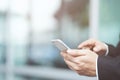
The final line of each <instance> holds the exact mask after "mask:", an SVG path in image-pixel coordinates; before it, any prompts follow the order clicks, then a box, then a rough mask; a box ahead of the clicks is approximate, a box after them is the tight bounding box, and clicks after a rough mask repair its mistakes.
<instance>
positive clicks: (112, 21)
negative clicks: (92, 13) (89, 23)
mask: <svg viewBox="0 0 120 80" xmlns="http://www.w3.org/2000/svg"><path fill="white" fill-rule="evenodd" d="M119 3H120V0H100V27H99V38H100V39H101V40H103V41H105V42H107V43H110V44H113V45H117V43H118V41H119V39H120V38H119V34H120V15H119V14H120V10H119V7H120V5H119Z"/></svg>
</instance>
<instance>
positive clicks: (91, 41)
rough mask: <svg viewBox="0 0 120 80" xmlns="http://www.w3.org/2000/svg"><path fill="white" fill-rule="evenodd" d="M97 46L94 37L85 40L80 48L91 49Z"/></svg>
mask: <svg viewBox="0 0 120 80" xmlns="http://www.w3.org/2000/svg"><path fill="white" fill-rule="evenodd" d="M94 46H95V41H94V39H89V40H86V41H84V42H82V43H81V44H80V45H79V46H78V48H80V49H83V48H87V49H91V48H93V47H94Z"/></svg>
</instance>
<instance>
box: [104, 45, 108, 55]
mask: <svg viewBox="0 0 120 80" xmlns="http://www.w3.org/2000/svg"><path fill="white" fill-rule="evenodd" d="M104 45H105V47H106V49H107V50H106V53H105V56H107V55H108V53H109V48H108V45H106V44H104Z"/></svg>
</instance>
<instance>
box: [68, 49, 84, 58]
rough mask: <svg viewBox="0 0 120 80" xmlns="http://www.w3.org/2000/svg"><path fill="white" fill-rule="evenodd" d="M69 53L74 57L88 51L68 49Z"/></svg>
mask: <svg viewBox="0 0 120 80" xmlns="http://www.w3.org/2000/svg"><path fill="white" fill-rule="evenodd" d="M67 53H68V54H69V55H71V56H73V57H77V56H84V55H85V54H86V53H85V52H84V50H72V49H71V50H67Z"/></svg>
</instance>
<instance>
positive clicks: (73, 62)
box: [61, 39, 106, 76]
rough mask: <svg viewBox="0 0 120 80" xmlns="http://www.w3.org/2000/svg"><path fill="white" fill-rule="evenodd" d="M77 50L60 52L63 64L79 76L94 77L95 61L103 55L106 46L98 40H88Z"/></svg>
mask: <svg viewBox="0 0 120 80" xmlns="http://www.w3.org/2000/svg"><path fill="white" fill-rule="evenodd" d="M78 48H80V49H70V50H68V51H66V52H61V55H62V57H63V58H64V61H65V63H66V64H67V65H68V67H69V68H70V69H72V70H73V71H75V72H76V73H78V74H79V75H85V76H96V60H97V58H98V56H99V55H103V54H105V52H106V46H105V45H104V43H102V42H100V41H98V40H95V39H89V40H87V41H85V42H83V43H81V44H80V45H79V46H78Z"/></svg>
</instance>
